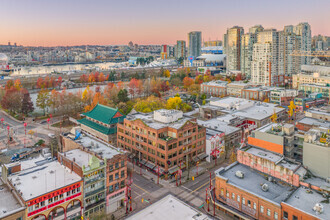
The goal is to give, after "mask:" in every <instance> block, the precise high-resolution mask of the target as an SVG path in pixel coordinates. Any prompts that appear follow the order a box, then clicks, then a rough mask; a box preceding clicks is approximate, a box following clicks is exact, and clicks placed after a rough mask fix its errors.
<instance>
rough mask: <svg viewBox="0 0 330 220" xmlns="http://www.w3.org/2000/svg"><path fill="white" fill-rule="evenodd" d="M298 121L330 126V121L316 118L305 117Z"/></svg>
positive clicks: (318, 125) (325, 126)
mask: <svg viewBox="0 0 330 220" xmlns="http://www.w3.org/2000/svg"><path fill="white" fill-rule="evenodd" d="M298 123H302V124H306V125H312V126H317V127H324V128H330V121H325V120H320V119H316V118H310V117H304V118H302V119H300V120H299V121H298Z"/></svg>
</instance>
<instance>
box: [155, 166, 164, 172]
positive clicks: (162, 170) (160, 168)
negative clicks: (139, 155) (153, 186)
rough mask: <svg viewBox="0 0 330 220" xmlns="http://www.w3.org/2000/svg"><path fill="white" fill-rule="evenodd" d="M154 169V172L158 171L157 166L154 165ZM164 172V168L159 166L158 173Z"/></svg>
mask: <svg viewBox="0 0 330 220" xmlns="http://www.w3.org/2000/svg"><path fill="white" fill-rule="evenodd" d="M154 171H155V173H158V166H155V167H154ZM164 172H165V170H164V169H163V168H162V167H159V173H160V174H163V173H164Z"/></svg>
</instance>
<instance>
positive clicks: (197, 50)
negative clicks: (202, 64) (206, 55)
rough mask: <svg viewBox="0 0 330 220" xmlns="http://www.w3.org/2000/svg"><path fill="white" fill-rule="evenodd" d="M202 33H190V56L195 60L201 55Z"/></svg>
mask: <svg viewBox="0 0 330 220" xmlns="http://www.w3.org/2000/svg"><path fill="white" fill-rule="evenodd" d="M201 48H202V32H200V31H192V32H189V33H188V55H189V56H193V57H195V58H197V57H199V56H200V55H201Z"/></svg>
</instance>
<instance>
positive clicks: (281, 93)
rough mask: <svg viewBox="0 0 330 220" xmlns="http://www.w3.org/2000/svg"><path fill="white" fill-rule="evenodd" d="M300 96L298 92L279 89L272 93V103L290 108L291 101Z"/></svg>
mask: <svg viewBox="0 0 330 220" xmlns="http://www.w3.org/2000/svg"><path fill="white" fill-rule="evenodd" d="M298 95H299V92H298V90H295V89H284V88H277V89H273V90H272V91H271V92H270V102H271V103H275V104H278V105H281V106H289V105H290V102H291V101H294V99H295V97H297V96H298Z"/></svg>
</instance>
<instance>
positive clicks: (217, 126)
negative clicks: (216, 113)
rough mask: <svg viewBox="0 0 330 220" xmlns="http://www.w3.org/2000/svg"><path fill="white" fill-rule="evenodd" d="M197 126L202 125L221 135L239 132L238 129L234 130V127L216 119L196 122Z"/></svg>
mask: <svg viewBox="0 0 330 220" xmlns="http://www.w3.org/2000/svg"><path fill="white" fill-rule="evenodd" d="M197 123H198V124H199V125H202V126H204V127H206V128H211V129H213V130H217V131H219V132H221V133H225V135H228V134H231V133H233V132H236V131H240V130H241V129H240V128H236V127H234V126H230V125H228V124H227V123H226V122H223V121H219V120H217V119H216V118H213V119H210V120H208V121H202V120H199V119H198V120H197Z"/></svg>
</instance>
